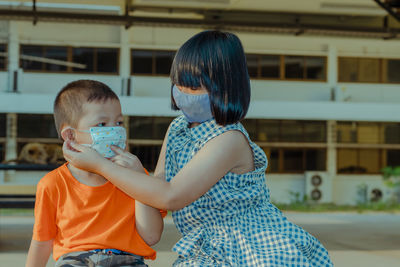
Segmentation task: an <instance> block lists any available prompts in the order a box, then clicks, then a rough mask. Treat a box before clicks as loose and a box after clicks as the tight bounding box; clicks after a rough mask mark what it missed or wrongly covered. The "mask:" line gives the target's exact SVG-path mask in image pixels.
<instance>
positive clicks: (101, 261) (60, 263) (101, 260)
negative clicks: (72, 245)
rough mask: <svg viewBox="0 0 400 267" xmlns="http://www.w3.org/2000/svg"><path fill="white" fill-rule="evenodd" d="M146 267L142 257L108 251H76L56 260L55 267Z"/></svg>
mask: <svg viewBox="0 0 400 267" xmlns="http://www.w3.org/2000/svg"><path fill="white" fill-rule="evenodd" d="M78 266H87V267H147V264H145V263H144V261H143V257H142V256H137V255H133V254H129V255H126V254H123V255H122V254H121V255H118V254H114V253H111V251H109V253H107V252H105V251H95V250H90V251H76V252H71V253H67V254H64V255H62V256H61V257H60V258H58V260H57V262H56V265H55V267H78Z"/></svg>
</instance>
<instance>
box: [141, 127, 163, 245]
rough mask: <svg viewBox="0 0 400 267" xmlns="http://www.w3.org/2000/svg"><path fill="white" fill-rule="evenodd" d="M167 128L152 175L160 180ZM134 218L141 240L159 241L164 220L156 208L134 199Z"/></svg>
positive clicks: (161, 177) (153, 243)
mask: <svg viewBox="0 0 400 267" xmlns="http://www.w3.org/2000/svg"><path fill="white" fill-rule="evenodd" d="M168 132H169V128H168V130H167V133H166V135H165V138H164V142H163V145H162V147H161V151H160V155H159V157H158V161H157V166H156V169H155V171H154V176H156V177H157V178H160V179H162V180H164V179H165V167H164V165H165V150H166V143H167V140H166V139H167V136H168ZM135 220H136V229H137V231H138V233H139V234H140V236H141V237H142V238H143V240H144V241H145V242H146V243H147V244H148V245H149V246H153V245H155V244H157V243H158V241H160V238H161V234H162V231H163V229H164V221H163V219H162V215H161V214H160V211H159V210H158V209H155V208H152V207H150V206H147V205H145V204H143V203H141V202H139V201H137V200H136V201H135Z"/></svg>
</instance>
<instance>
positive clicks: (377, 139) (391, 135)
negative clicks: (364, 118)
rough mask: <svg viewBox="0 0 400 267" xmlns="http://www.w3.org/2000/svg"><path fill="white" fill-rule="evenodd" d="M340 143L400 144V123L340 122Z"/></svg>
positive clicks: (338, 137)
mask: <svg viewBox="0 0 400 267" xmlns="http://www.w3.org/2000/svg"><path fill="white" fill-rule="evenodd" d="M336 128H337V142H338V143H358V144H399V143H400V124H398V123H380V122H338V123H337V127H336Z"/></svg>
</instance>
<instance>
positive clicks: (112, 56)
mask: <svg viewBox="0 0 400 267" xmlns="http://www.w3.org/2000/svg"><path fill="white" fill-rule="evenodd" d="M72 55H73V56H72V58H73V62H74V63H80V64H83V65H85V66H86V67H85V68H73V71H74V72H80V73H115V74H117V73H118V56H119V55H118V49H116V48H88V47H79V48H73V49H72Z"/></svg>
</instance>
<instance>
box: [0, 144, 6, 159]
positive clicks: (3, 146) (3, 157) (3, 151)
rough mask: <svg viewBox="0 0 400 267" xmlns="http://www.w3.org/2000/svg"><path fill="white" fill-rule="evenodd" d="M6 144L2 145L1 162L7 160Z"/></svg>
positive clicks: (0, 147)
mask: <svg viewBox="0 0 400 267" xmlns="http://www.w3.org/2000/svg"><path fill="white" fill-rule="evenodd" d="M5 154H6V153H5V144H4V143H0V162H3V161H4V160H5V158H6V157H5V156H6V155H5Z"/></svg>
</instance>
